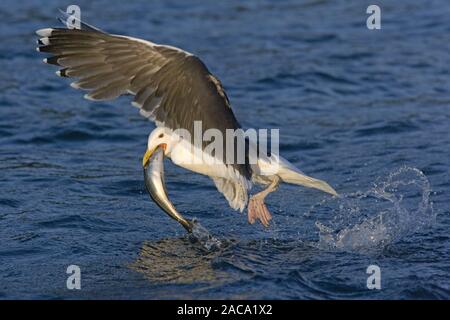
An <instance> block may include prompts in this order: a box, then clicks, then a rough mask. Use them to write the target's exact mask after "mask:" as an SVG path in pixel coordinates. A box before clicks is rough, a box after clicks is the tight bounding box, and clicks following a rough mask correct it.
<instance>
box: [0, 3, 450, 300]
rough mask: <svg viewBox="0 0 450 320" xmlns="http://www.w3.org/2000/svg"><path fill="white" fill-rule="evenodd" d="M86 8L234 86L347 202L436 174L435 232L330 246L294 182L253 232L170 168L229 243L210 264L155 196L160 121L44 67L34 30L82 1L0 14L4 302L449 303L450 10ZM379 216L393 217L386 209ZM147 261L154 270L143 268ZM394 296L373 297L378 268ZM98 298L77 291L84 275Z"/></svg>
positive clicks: (96, 19) (243, 105) (184, 198)
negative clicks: (373, 21) (151, 151)
mask: <svg viewBox="0 0 450 320" xmlns="http://www.w3.org/2000/svg"><path fill="white" fill-rule="evenodd" d="M372 2H373V1H331V0H330V1H325V0H324V1H314V0H308V1H294V0H291V1H245V2H244V1H221V2H218V1H214V2H213V1H184V0H180V1H95V2H92V1H78V2H77V4H78V5H80V7H81V10H82V19H85V20H86V21H87V22H89V23H91V24H94V25H97V26H98V27H100V28H102V29H104V30H107V31H109V32H112V33H118V34H126V35H131V36H136V37H141V38H145V39H148V40H151V41H153V42H157V43H163V44H170V45H174V46H178V47H180V48H183V49H185V50H188V51H190V52H192V53H195V54H197V55H198V56H200V57H201V58H202V59H203V60H204V61H205V63H206V64H207V65H208V67H209V68H210V70H211V71H212V72H213V73H214V74H215V75H217V76H218V77H219V78H220V79H221V80H222V82H223V84H224V86H225V89H226V90H227V93H228V96H229V97H230V100H231V103H232V106H233V109H234V111H235V113H236V115H237V117H238V119H239V120H240V122H241V123H242V124H243V125H244V126H245V127H255V128H281V132H280V133H281V138H282V143H281V153H282V155H283V156H284V157H286V158H288V159H289V160H291V161H292V162H293V163H295V164H296V165H297V166H299V167H300V168H301V169H302V170H304V171H305V172H306V173H308V174H310V175H313V176H316V177H318V178H321V179H324V180H326V181H328V182H329V183H330V184H332V185H333V186H335V187H336V189H337V190H338V191H339V192H340V193H342V194H348V193H353V192H358V191H361V192H364V191H365V190H368V189H369V188H370V187H371V185H372V183H373V182H374V181H375V180H376V179H377V178H378V177H383V176H386V175H387V174H389V172H393V171H395V170H398V168H400V167H402V166H405V165H406V166H410V167H416V168H418V169H420V170H422V171H423V172H424V173H425V175H426V176H427V177H428V179H429V180H430V183H431V188H432V190H433V192H432V194H431V200H432V201H433V205H434V212H435V213H437V219H436V223H435V224H434V225H433V226H432V227H428V228H424V229H423V230H422V231H420V232H418V233H415V234H412V235H409V236H408V237H407V238H404V239H401V240H400V241H399V242H395V243H391V244H389V245H388V246H386V247H385V248H384V249H383V250H382V251H381V252H380V251H377V253H376V254H369V253H365V254H361V253H357V252H351V251H350V252H349V251H344V252H342V251H336V250H324V249H320V248H317V247H315V246H311V245H310V244H309V242H308V241H313V242H314V241H317V228H315V227H314V221H316V220H318V219H320V220H321V221H322V222H324V223H326V222H327V220H328V219H331V216H329V215H327V213H326V212H323V211H321V212H319V213H318V216H315V217H310V216H308V215H305V213H307V212H308V210H310V208H311V206H314V205H315V204H317V203H319V202H320V201H322V200H323V199H325V198H327V197H328V196H327V195H325V194H323V193H320V192H317V191H313V190H306V189H304V188H298V187H295V186H282V187H281V188H280V190H279V191H278V192H277V193H274V194H273V195H271V196H270V197H269V198H268V202H269V208H270V209H271V211H272V212H273V214H274V220H273V221H274V223H273V225H272V226H271V228H270V229H268V230H264V229H263V228H262V227H261V226H256V225H254V226H249V225H248V224H247V222H246V217H245V215H240V214H238V213H236V212H234V211H233V210H231V209H230V208H229V207H228V205H227V203H226V201H225V200H224V198H223V197H222V196H221V195H220V194H219V193H217V191H216V190H215V188H214V186H213V184H212V183H211V181H210V180H209V179H207V178H205V177H202V176H198V175H195V174H192V173H189V172H186V171H184V170H182V169H180V168H176V167H174V166H173V165H171V164H169V163H168V164H167V165H166V170H167V172H166V175H167V179H166V180H167V183H168V190H169V193H170V196H171V199H172V200H173V202H174V203H175V204H176V205H177V208H178V209H179V210H180V211H181V212H183V213H185V214H186V215H187V216H195V217H197V218H198V219H199V220H200V221H201V222H202V224H203V225H204V226H206V227H207V228H208V229H209V230H210V231H211V232H212V233H213V234H215V235H217V236H218V237H219V238H221V239H223V240H224V241H229V242H230V243H229V246H228V247H227V248H226V249H224V250H223V251H221V252H213V253H205V252H204V251H203V250H201V249H200V248H198V247H196V246H195V245H192V244H190V243H189V242H188V241H187V240H186V239H185V238H184V233H183V230H182V229H181V228H180V226H179V225H177V224H176V223H175V222H173V221H172V220H169V219H168V217H167V216H166V215H165V214H164V213H163V212H161V211H160V210H159V209H158V208H157V207H156V205H155V204H153V203H152V202H151V201H150V199H149V197H148V195H147V194H146V193H145V191H144V184H143V176H142V168H141V165H140V159H141V156H142V154H143V152H144V151H145V149H146V143H147V135H148V134H149V132H150V131H151V130H152V128H153V124H151V123H150V122H148V121H147V120H145V119H144V118H142V117H140V116H139V114H138V112H137V110H136V109H135V108H132V107H130V103H129V102H130V99H129V97H122V98H120V99H118V101H114V102H110V103H91V102H89V101H86V100H83V99H82V95H83V93H82V92H80V91H76V90H73V89H72V88H70V87H69V85H68V84H69V82H68V81H66V80H64V79H60V78H58V77H56V76H55V74H54V72H55V71H56V69H54V68H52V67H49V66H46V65H44V64H43V63H42V62H41V59H42V58H43V56H42V55H40V54H38V53H37V52H36V51H35V41H36V37H35V36H34V31H35V30H36V29H39V28H44V27H49V26H58V22H57V21H56V19H55V17H56V16H57V15H58V11H57V8H61V9H65V8H66V7H67V5H69V4H71V3H70V2H65V1H42V2H40V1H10V0H7V1H2V2H1V3H0V23H1V28H0V44H1V45H0V192H1V193H0V298H3V299H11V298H39V299H47V298H52V299H54V298H121V299H127V298H165V299H167V298H237V299H240V298H282V299H286V298H288V299H303V298H364V299H381V298H390V299H402V298H415V299H420V298H443V299H448V298H449V297H450V281H449V275H450V272H449V271H450V262H449V261H450V255H449V247H450V240H449V226H450V219H449V216H448V214H449V187H450V183H449V165H450V145H449V143H450V134H449V122H450V110H449V105H450V91H449V88H450V55H449V49H450V41H449V40H450V39H449V35H450V20H449V16H450V3H449V2H448V1H447V0H431V1H421V0H414V1H412V0H410V1H381V0H380V1H377V2H376V3H377V4H378V5H380V6H381V8H382V29H381V30H379V31H370V30H368V29H367V28H366V25H365V23H366V18H367V16H368V15H367V14H366V8H367V6H368V5H369V4H372ZM364 210H365V211H366V213H369V214H370V213H373V214H377V212H376V210H375V209H373V210H372V207H371V205H367V206H366V207H364ZM139 257H140V258H139ZM373 263H375V264H378V265H379V266H380V267H381V270H382V279H383V280H382V290H380V291H370V290H367V288H366V278H367V275H366V273H365V271H366V268H367V266H368V265H369V264H373ZM70 264H76V265H79V266H80V267H81V272H82V281H81V283H82V290H80V291H69V290H67V289H66V286H65V281H66V277H67V275H66V273H65V270H66V268H67V266H68V265H70Z"/></svg>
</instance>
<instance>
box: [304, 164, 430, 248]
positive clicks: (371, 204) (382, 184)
mask: <svg viewBox="0 0 450 320" xmlns="http://www.w3.org/2000/svg"><path fill="white" fill-rule="evenodd" d="M430 192H431V188H430V183H429V181H428V179H427V177H426V176H425V175H424V174H423V172H422V171H420V170H419V169H416V168H411V167H402V168H400V169H398V170H396V171H394V172H391V173H390V174H389V175H388V176H387V178H384V179H380V178H379V179H377V181H376V182H375V183H374V186H373V187H372V188H371V189H369V190H368V191H366V192H356V193H352V194H347V195H341V196H340V197H337V198H334V199H331V200H325V201H323V202H321V203H320V204H318V205H315V206H314V207H313V208H311V210H310V212H311V211H318V210H326V211H328V212H329V211H330V210H331V211H332V216H333V218H332V220H331V221H329V222H328V221H327V225H325V224H324V223H322V222H320V221H316V226H317V228H318V231H319V241H318V242H317V243H316V245H317V246H318V247H320V248H322V249H335V250H343V251H356V252H364V251H373V250H380V249H382V248H384V247H385V246H386V245H388V244H391V243H394V242H397V241H399V240H401V239H403V238H405V237H407V236H409V235H411V234H413V233H415V232H418V231H421V230H423V229H424V228H426V227H428V226H431V225H432V224H433V223H434V222H435V219H436V214H435V213H434V211H433V204H432V202H430Z"/></svg>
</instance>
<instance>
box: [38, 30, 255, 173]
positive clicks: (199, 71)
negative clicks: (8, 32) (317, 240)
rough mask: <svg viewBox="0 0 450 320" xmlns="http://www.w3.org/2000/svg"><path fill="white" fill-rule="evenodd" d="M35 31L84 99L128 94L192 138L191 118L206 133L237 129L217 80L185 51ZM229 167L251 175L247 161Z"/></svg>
mask: <svg viewBox="0 0 450 320" xmlns="http://www.w3.org/2000/svg"><path fill="white" fill-rule="evenodd" d="M36 33H37V34H38V35H39V36H40V37H41V38H40V39H39V40H38V43H39V45H40V46H39V47H38V48H37V50H38V51H40V52H46V53H49V54H51V55H52V56H51V57H48V58H46V59H44V62H46V63H48V64H54V65H58V66H61V67H63V68H62V69H61V70H59V71H58V72H57V74H58V75H59V76H62V77H75V78H78V80H77V81H75V82H73V83H72V84H71V86H72V87H74V88H78V89H85V90H88V91H89V92H88V93H87V94H86V95H85V98H87V99H90V100H111V99H114V98H117V97H118V96H120V95H122V94H127V93H131V94H132V95H134V100H133V102H132V104H133V105H134V106H136V107H138V108H139V109H140V113H141V114H142V115H143V116H145V117H147V118H149V119H151V120H152V121H154V122H155V123H156V125H158V126H165V127H168V128H171V129H180V128H183V129H187V130H188V131H189V132H190V133H191V136H192V137H193V136H194V121H201V122H202V129H203V130H204V131H205V130H207V129H210V128H214V129H218V130H220V131H221V132H222V133H223V136H224V137H225V136H226V134H225V133H226V129H238V128H239V127H240V125H239V123H238V121H237V120H236V118H235V116H234V114H233V111H232V110H231V108H230V104H229V101H228V98H227V96H226V94H225V91H224V89H223V87H222V85H221V83H220V81H219V80H218V79H217V78H215V77H214V76H213V75H212V74H211V73H210V72H209V70H208V69H207V67H206V66H205V64H204V63H203V62H202V61H201V60H200V59H199V58H197V57H196V56H194V55H192V54H190V53H188V52H186V51H183V50H181V49H178V48H174V47H170V46H164V45H158V44H155V43H152V42H149V41H145V40H141V39H137V38H131V37H126V36H120V35H112V34H108V33H105V32H102V31H100V30H96V29H92V28H91V29H87V30H77V29H64V28H56V29H51V28H49V29H41V30H38V31H37V32H36ZM224 147H225V141H224ZM224 150H225V149H224ZM224 154H225V153H224ZM224 156H225V155H224ZM232 166H233V167H234V168H235V169H236V170H237V171H238V172H239V173H240V174H241V175H243V176H244V177H246V178H249V177H250V169H249V167H248V165H242V164H240V165H238V164H232Z"/></svg>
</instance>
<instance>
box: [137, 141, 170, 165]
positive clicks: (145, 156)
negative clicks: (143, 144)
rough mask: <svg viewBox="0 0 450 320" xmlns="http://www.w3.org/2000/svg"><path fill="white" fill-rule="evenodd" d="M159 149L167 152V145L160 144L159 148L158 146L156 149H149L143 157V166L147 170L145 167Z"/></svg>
mask: <svg viewBox="0 0 450 320" xmlns="http://www.w3.org/2000/svg"><path fill="white" fill-rule="evenodd" d="M158 148H163V149H164V150H166V148H167V145H166V144H165V143H162V144H160V145H159V146H157V147H156V148H153V149H147V151H145V153H144V156H143V157H142V166H143V167H144V168H145V166H146V165H147V163H148V161H149V160H150V158H151V156H152V154H153V153H154V152H155V150H156V149H158Z"/></svg>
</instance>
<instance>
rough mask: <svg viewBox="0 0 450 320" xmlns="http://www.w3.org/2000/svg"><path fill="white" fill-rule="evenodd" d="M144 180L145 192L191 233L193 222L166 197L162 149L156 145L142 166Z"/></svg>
mask: <svg viewBox="0 0 450 320" xmlns="http://www.w3.org/2000/svg"><path fill="white" fill-rule="evenodd" d="M144 181H145V187H146V188H147V192H148V193H149V195H150V197H151V198H152V199H153V201H154V202H155V203H156V204H157V205H158V206H159V207H160V208H161V209H162V210H164V212H165V213H167V214H168V215H169V216H170V217H171V218H172V219H174V220H176V221H178V222H179V223H180V224H181V225H182V226H183V227H184V228H185V229H186V231H187V232H189V233H192V228H193V227H194V222H192V221H189V220H187V219H185V218H184V217H183V216H182V215H181V214H180V213H179V212H178V211H177V210H176V209H175V207H174V205H173V204H172V203H171V202H170V200H169V198H168V197H167V190H166V184H165V181H164V151H163V149H162V148H161V147H158V148H157V149H156V150H155V151H154V152H153V154H152V156H151V157H150V159H149V161H148V163H147V164H146V165H145V167H144Z"/></svg>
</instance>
